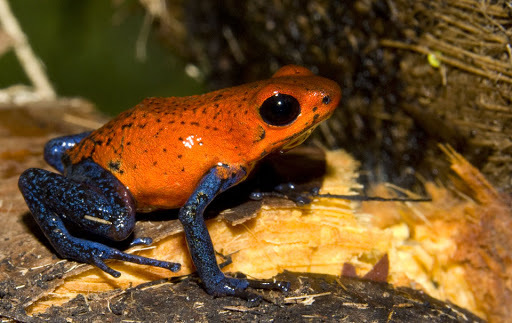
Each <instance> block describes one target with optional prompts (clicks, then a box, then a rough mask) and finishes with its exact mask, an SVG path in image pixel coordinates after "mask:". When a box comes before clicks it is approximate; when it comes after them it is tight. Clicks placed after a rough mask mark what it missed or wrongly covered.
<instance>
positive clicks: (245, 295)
mask: <svg viewBox="0 0 512 323" xmlns="http://www.w3.org/2000/svg"><path fill="white" fill-rule="evenodd" d="M205 287H206V291H207V292H208V294H210V295H213V296H235V297H240V298H242V299H245V300H247V301H248V302H249V303H250V304H251V305H257V304H258V303H259V302H260V301H261V296H260V295H258V294H255V293H251V292H249V291H247V288H248V287H251V288H258V289H272V290H279V291H282V292H287V291H288V290H289V289H290V283H289V282H286V281H275V280H253V279H245V278H232V277H225V276H224V277H223V278H222V279H221V280H220V281H218V282H216V283H214V284H210V285H207V286H205Z"/></svg>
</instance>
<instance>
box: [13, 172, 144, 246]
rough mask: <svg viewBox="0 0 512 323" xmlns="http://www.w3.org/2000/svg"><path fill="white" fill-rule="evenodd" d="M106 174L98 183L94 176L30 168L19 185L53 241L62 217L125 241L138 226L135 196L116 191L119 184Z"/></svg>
mask: <svg viewBox="0 0 512 323" xmlns="http://www.w3.org/2000/svg"><path fill="white" fill-rule="evenodd" d="M103 172H106V171H104V170H103ZM74 175H75V176H76V172H75V173H74ZM86 175H87V174H85V176H86ZM100 176H101V175H100ZM103 176H105V177H106V178H104V179H101V181H100V182H95V179H94V178H93V179H88V178H87V177H85V178H77V179H74V178H72V177H71V178H69V177H64V176H62V175H60V174H56V173H52V172H49V171H46V170H43V169H36V168H31V169H28V170H26V171H25V172H24V173H23V174H22V175H21V176H20V180H19V186H20V190H21V192H22V194H23V196H24V197H25V200H26V202H27V205H28V206H29V208H30V210H31V211H32V214H33V215H34V218H35V219H36V221H37V223H38V224H39V226H40V227H41V229H42V230H43V231H44V232H45V234H46V235H47V236H48V238H49V239H50V240H56V239H57V240H58V239H59V236H58V235H56V234H55V233H54V231H53V230H54V229H55V228H56V226H58V225H59V223H60V222H62V221H61V219H66V220H67V221H71V222H73V223H75V224H77V225H78V226H79V227H80V228H82V229H84V230H87V231H89V232H93V233H95V234H98V235H101V236H104V237H107V238H109V239H112V240H124V239H126V238H127V237H128V236H129V235H130V234H131V232H132V231H133V228H134V225H135V208H134V203H133V199H132V198H131V195H129V194H128V195H126V192H123V190H122V189H121V190H116V188H117V186H118V185H116V183H115V182H114V183H110V180H111V178H110V177H109V176H108V174H103ZM112 177H113V176H112ZM116 181H117V179H116ZM55 242H56V241H52V244H54V243H55Z"/></svg>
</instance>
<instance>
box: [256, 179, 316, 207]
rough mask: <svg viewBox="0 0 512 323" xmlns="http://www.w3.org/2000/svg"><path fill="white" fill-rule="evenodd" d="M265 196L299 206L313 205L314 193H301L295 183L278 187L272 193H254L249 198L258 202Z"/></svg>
mask: <svg viewBox="0 0 512 323" xmlns="http://www.w3.org/2000/svg"><path fill="white" fill-rule="evenodd" d="M265 196H270V197H279V198H284V199H288V200H290V201H293V202H295V204H297V205H306V204H309V203H311V201H312V200H313V196H314V193H312V192H303V191H299V190H298V189H297V187H296V186H295V185H294V184H293V183H285V184H279V185H277V186H276V187H275V188H274V190H273V191H272V192H253V193H251V194H250V195H249V198H250V199H253V200H257V201H258V200H261V199H262V198H263V197H265Z"/></svg>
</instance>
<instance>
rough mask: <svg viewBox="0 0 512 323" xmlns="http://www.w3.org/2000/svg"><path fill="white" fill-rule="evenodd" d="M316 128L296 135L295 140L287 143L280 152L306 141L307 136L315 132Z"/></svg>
mask: <svg viewBox="0 0 512 323" xmlns="http://www.w3.org/2000/svg"><path fill="white" fill-rule="evenodd" d="M315 128H316V126H314V127H312V128H309V129H308V130H306V131H304V132H303V133H301V134H300V135H298V136H297V137H296V138H294V139H292V140H291V141H290V142H288V143H287V144H286V145H284V146H283V147H282V148H281V152H284V151H287V150H290V149H292V148H295V147H297V146H298V145H300V144H302V143H303V142H304V141H305V140H306V139H308V137H309V135H311V133H312V132H313V131H314V130H315Z"/></svg>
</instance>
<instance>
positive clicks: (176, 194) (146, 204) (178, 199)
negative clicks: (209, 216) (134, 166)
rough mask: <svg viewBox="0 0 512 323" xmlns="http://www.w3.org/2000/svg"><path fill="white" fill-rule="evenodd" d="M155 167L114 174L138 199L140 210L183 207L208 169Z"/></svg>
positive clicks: (136, 199)
mask: <svg viewBox="0 0 512 323" xmlns="http://www.w3.org/2000/svg"><path fill="white" fill-rule="evenodd" d="M157 166H158V164H157V165H152V167H151V171H144V168H142V167H141V169H139V170H134V171H132V172H130V173H128V174H126V173H125V174H119V173H115V174H114V175H116V177H117V178H118V179H119V180H120V181H121V182H122V183H123V184H124V185H126V187H128V189H129V190H130V192H131V193H132V195H133V197H134V198H135V201H136V202H137V209H140V210H142V211H144V210H148V209H152V210H153V209H173V208H180V207H182V206H183V205H184V204H185V203H186V202H187V200H188V198H189V197H190V196H191V195H192V193H193V192H194V190H195V189H196V187H197V185H198V184H199V182H200V180H201V178H202V177H203V175H204V174H205V172H207V171H208V170H207V169H204V170H203V169H197V168H191V167H189V169H187V168H186V167H184V166H181V167H170V168H158V167H157ZM175 166H178V165H175ZM206 168H207V167H206Z"/></svg>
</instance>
